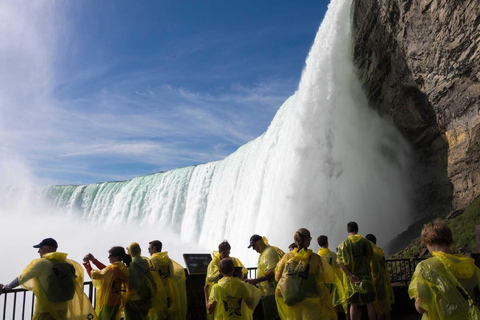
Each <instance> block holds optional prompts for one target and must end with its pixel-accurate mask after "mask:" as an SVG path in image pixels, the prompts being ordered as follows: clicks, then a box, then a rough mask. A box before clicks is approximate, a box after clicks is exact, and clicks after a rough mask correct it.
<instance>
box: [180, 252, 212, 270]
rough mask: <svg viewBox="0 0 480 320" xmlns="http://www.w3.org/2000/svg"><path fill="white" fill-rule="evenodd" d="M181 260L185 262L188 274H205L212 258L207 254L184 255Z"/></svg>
mask: <svg viewBox="0 0 480 320" xmlns="http://www.w3.org/2000/svg"><path fill="white" fill-rule="evenodd" d="M183 260H185V265H186V266H187V271H188V274H207V267H208V264H209V263H210V261H212V256H211V255H210V254H209V253H184V254H183Z"/></svg>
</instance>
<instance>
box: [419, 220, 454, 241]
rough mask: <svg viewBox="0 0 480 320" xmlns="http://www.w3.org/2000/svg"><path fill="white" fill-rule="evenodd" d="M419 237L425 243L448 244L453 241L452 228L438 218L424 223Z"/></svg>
mask: <svg viewBox="0 0 480 320" xmlns="http://www.w3.org/2000/svg"><path fill="white" fill-rule="evenodd" d="M420 239H421V241H422V244H425V245H435V244H438V245H446V246H450V245H451V244H452V243H453V237H452V230H450V227H449V226H448V224H447V223H446V222H445V221H443V220H440V219H436V220H435V221H432V222H429V223H427V224H425V225H424V226H423V229H422V233H421V235H420Z"/></svg>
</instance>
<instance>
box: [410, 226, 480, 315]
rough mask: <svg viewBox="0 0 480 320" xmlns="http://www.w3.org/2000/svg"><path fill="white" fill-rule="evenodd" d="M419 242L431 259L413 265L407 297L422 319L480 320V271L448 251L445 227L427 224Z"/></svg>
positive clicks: (449, 239) (448, 236) (449, 241)
mask: <svg viewBox="0 0 480 320" xmlns="http://www.w3.org/2000/svg"><path fill="white" fill-rule="evenodd" d="M420 238H421V242H422V244H425V245H426V246H427V248H428V250H429V251H430V252H431V253H432V256H433V257H432V258H429V259H427V260H424V261H422V262H420V263H419V264H418V265H417V267H416V268H415V272H414V274H413V276H412V280H411V282H410V286H409V288H408V294H409V295H410V298H412V299H415V307H416V309H417V311H418V312H419V313H420V314H423V316H422V319H429V320H440V319H449V320H472V319H480V312H479V309H478V305H479V304H480V269H479V268H477V267H476V266H475V264H474V260H473V259H471V258H469V257H466V256H464V255H462V254H455V253H454V252H453V251H452V249H451V245H452V243H453V238H452V232H451V230H450V228H449V227H448V224H447V223H446V222H445V221H442V220H435V221H433V222H430V223H427V224H425V225H424V226H423V229H422V232H421V236H420Z"/></svg>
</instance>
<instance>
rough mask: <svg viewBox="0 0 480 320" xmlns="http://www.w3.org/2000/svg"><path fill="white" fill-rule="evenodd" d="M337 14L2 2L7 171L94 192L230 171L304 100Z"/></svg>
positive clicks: (1, 97) (0, 131)
mask: <svg viewBox="0 0 480 320" xmlns="http://www.w3.org/2000/svg"><path fill="white" fill-rule="evenodd" d="M327 6H328V1H324V0H317V1H283V0H277V1H274V2H273V1H140V2H133V1H123V0H122V1H113V0H109V1H90V0H88V1H52V0H44V1H37V0H28V1H27V0H24V1H13V0H12V1H6V2H2V3H1V4H0V21H2V22H1V23H0V70H2V72H0V151H2V156H0V161H2V163H3V171H4V172H7V171H9V172H10V173H11V172H15V171H16V170H15V169H12V166H8V165H5V163H10V164H11V163H17V162H22V163H24V164H25V165H26V166H27V167H29V168H30V171H31V173H32V175H33V176H34V177H36V181H38V182H39V183H41V184H84V183H94V182H100V181H107V180H125V179H130V178H132V177H135V176H139V175H144V174H148V173H152V172H158V171H166V170H170V169H174V168H177V167H183V166H188V165H196V164H201V163H206V162H209V161H215V160H220V159H223V158H224V157H225V156H227V155H228V154H230V153H232V152H234V151H235V150H236V149H237V148H238V147H240V146H241V145H243V144H245V143H246V142H248V141H249V140H251V139H254V138H256V137H257V136H259V135H261V134H262V133H263V132H264V131H265V130H266V129H267V128H268V125H269V124H270V122H271V120H272V119H273V117H274V115H275V113H276V111H277V110H278V108H279V107H280V105H281V104H282V103H283V101H284V100H285V99H286V98H287V97H289V96H290V95H292V94H293V93H294V92H295V90H296V89H297V86H298V82H299V80H300V76H301V72H302V70H303V67H304V62H305V58H306V56H307V54H308V52H309V49H310V46H311V45H312V43H313V40H314V37H315V34H316V32H317V30H318V27H319V25H320V23H321V20H322V19H323V16H324V14H325V11H326V9H327ZM5 168H6V169H5ZM0 171H1V170H0Z"/></svg>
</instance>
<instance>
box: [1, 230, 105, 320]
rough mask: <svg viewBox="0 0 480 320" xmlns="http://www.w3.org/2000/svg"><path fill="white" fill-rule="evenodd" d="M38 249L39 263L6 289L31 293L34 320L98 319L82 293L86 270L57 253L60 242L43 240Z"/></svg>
mask: <svg viewBox="0 0 480 320" xmlns="http://www.w3.org/2000/svg"><path fill="white" fill-rule="evenodd" d="M33 247H34V248H38V253H39V254H40V258H39V259H34V260H32V262H30V264H29V265H28V266H27V267H26V268H25V270H23V272H22V274H20V275H19V276H18V277H17V278H15V280H13V281H12V282H10V283H9V284H7V285H5V286H3V285H1V284H0V287H3V291H8V290H11V289H13V288H15V287H17V286H19V285H21V286H22V287H24V288H25V289H27V290H32V291H33V293H34V295H35V297H36V299H35V313H34V315H33V319H41V320H67V319H97V316H96V315H95V312H94V311H93V307H92V305H91V303H90V301H89V300H88V298H87V296H86V295H85V293H84V292H83V269H82V267H81V265H80V264H78V263H77V262H75V261H73V260H70V259H67V254H66V253H62V252H57V247H58V244H57V241H55V239H52V238H46V239H43V240H42V241H41V242H40V243H39V244H37V245H34V246H33Z"/></svg>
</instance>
